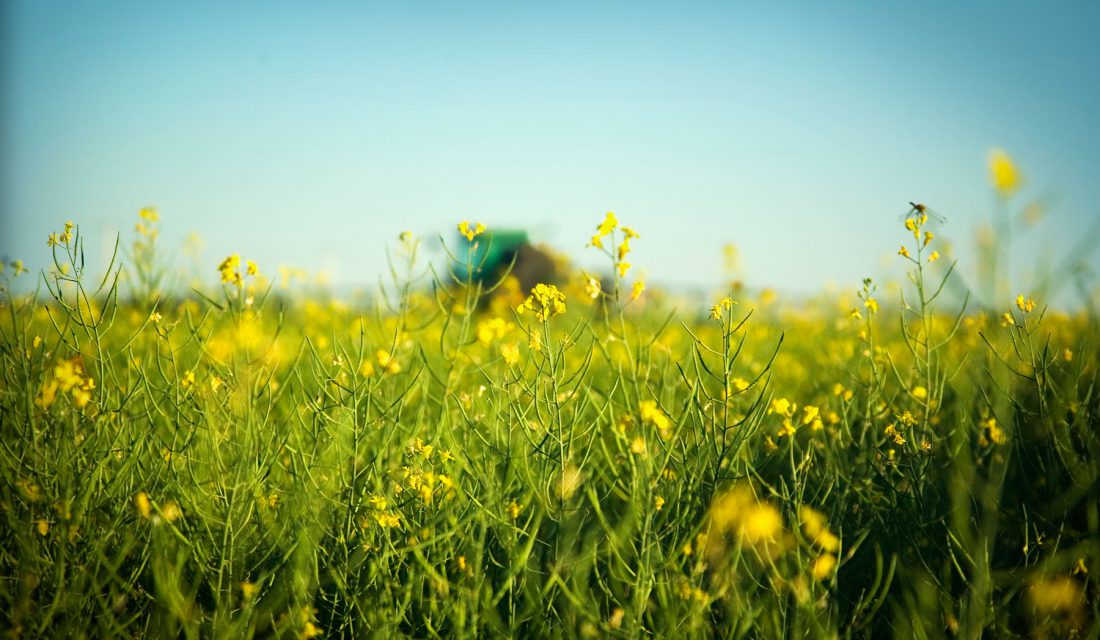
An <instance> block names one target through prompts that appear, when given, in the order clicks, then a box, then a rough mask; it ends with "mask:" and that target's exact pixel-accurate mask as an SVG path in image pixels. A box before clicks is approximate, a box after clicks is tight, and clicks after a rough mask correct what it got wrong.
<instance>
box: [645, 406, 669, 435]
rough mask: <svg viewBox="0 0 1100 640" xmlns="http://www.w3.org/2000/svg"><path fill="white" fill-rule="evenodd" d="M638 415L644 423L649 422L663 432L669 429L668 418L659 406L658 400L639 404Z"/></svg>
mask: <svg viewBox="0 0 1100 640" xmlns="http://www.w3.org/2000/svg"><path fill="white" fill-rule="evenodd" d="M638 414H639V415H640V416H641V418H642V422H648V423H650V424H652V425H653V426H655V427H657V429H659V430H661V431H664V430H665V429H668V427H669V419H668V416H666V415H665V412H664V411H661V409H660V408H659V407H658V406H657V401H656V400H642V401H641V402H639V403H638Z"/></svg>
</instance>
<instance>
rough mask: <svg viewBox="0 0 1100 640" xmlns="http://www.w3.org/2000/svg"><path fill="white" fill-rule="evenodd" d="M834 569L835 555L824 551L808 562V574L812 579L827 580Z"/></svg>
mask: <svg viewBox="0 0 1100 640" xmlns="http://www.w3.org/2000/svg"><path fill="white" fill-rule="evenodd" d="M834 569H836V556H834V555H833V554H831V553H826V554H823V555H820V556H818V557H817V558H815V559H814V561H813V562H812V563H811V564H810V575H812V576H813V577H814V580H818V581H821V580H827V579H828V578H829V577H830V576H832V575H833V570H834Z"/></svg>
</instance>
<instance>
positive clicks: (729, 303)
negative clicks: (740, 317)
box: [710, 297, 737, 320]
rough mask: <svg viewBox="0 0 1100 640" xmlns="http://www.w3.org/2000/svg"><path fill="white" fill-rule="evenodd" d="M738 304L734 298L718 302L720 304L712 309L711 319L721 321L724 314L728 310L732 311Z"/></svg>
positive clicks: (726, 298)
mask: <svg viewBox="0 0 1100 640" xmlns="http://www.w3.org/2000/svg"><path fill="white" fill-rule="evenodd" d="M735 304H737V303H736V302H734V301H733V299H732V298H729V297H725V298H722V299H721V300H719V301H718V304H716V305H714V306H713V307H711V308H710V319H711V320H721V319H722V313H723V312H724V311H726V310H727V309H732V308H733V305H735Z"/></svg>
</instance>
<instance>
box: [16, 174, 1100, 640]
mask: <svg viewBox="0 0 1100 640" xmlns="http://www.w3.org/2000/svg"><path fill="white" fill-rule="evenodd" d="M993 169H994V172H993V178H994V185H993V186H994V189H995V192H996V194H997V197H998V198H1000V201H1001V202H1003V203H1004V205H1005V206H1004V208H1005V212H1006V213H1005V214H1004V215H1005V218H1004V223H1003V224H1004V227H1003V228H1001V227H998V226H993V227H992V228H991V229H990V230H989V234H988V237H987V238H986V244H985V248H984V250H985V252H986V253H985V254H984V255H985V256H986V258H987V259H986V260H985V261H984V262H983V265H985V267H986V268H985V271H984V272H982V271H981V270H977V269H976V268H975V266H974V265H956V264H955V263H954V261H952V260H951V259H949V258H948V257H943V256H941V251H942V252H944V253H945V254H946V253H947V251H946V250H945V249H944V247H943V246H941V244H940V243H941V242H942V238H941V237H940V235H942V234H941V231H940V228H939V227H937V225H936V222H935V215H934V212H931V211H928V210H926V209H925V208H924V207H923V206H922V205H914V206H913V208H912V210H911V211H910V213H909V215H908V216H907V217H905V219H904V220H902V221H899V222H898V225H897V229H898V236H897V237H898V244H899V245H900V248H898V249H897V254H898V255H897V256H896V260H897V261H898V263H899V264H901V265H904V267H905V269H906V271H907V273H908V277H907V278H906V280H904V281H903V283H902V284H901V285H900V286H897V287H887V286H885V285H884V286H882V287H881V288H880V287H879V286H878V285H876V283H875V282H874V281H873V280H871V279H868V280H866V281H864V282H863V283H853V285H854V286H853V289H852V291H851V293H836V294H829V295H824V294H823V295H821V296H818V297H816V298H814V299H811V300H799V301H794V300H788V301H785V300H783V299H782V297H777V296H775V295H774V294H772V293H770V292H767V291H765V292H749V291H745V290H740V289H739V288H737V287H736V286H735V285H732V284H731V287H730V289H729V291H728V292H725V293H722V294H718V295H716V296H714V297H713V298H712V299H711V300H709V301H708V302H707V303H706V304H700V305H694V306H692V305H685V304H683V303H677V302H676V301H675V299H674V297H673V295H672V294H670V293H669V292H664V291H660V290H659V289H658V288H656V287H650V288H647V287H646V286H645V284H644V283H643V282H642V281H641V280H639V279H636V278H635V277H634V274H635V273H636V272H637V269H636V268H634V267H632V265H631V264H630V262H629V261H630V260H631V258H632V256H631V248H632V245H637V244H638V243H641V242H645V241H646V237H645V236H646V230H644V229H639V230H637V231H636V230H634V229H632V228H631V227H630V226H624V225H623V224H621V223H620V221H619V220H618V219H617V218H616V216H615V215H614V214H607V215H606V217H604V219H603V221H602V222H600V223H599V224H598V226H597V227H596V229H595V235H592V237H590V238H589V235H590V234H591V233H592V231H591V230H589V231H588V232H585V231H584V230H578V244H582V243H587V244H588V245H590V247H589V249H588V250H589V251H594V252H601V253H602V254H603V255H605V256H606V259H607V263H606V264H607V266H606V276H605V277H604V279H603V280H601V279H600V278H599V277H597V276H595V275H591V274H586V273H583V272H580V271H573V272H567V275H566V276H565V277H563V278H562V279H560V280H559V281H557V282H546V283H541V284H539V285H537V286H535V287H533V288H532V289H530V290H523V289H521V288H520V287H519V285H518V284H517V281H516V279H515V278H513V277H502V278H499V279H486V278H481V277H479V267H480V265H479V264H477V260H476V258H477V256H478V255H480V254H479V253H478V251H477V249H478V247H479V246H481V245H480V244H479V243H484V242H491V241H492V229H491V228H490V229H486V228H485V227H484V225H481V224H477V223H471V222H463V223H462V224H460V225H459V233H460V236H461V238H460V239H459V240H460V241H458V242H451V241H448V242H447V243H446V244H447V245H448V246H449V248H450V254H449V261H450V264H449V265H447V266H446V267H444V268H442V269H440V268H438V266H437V268H435V269H429V268H428V267H427V266H426V264H425V262H424V261H423V256H422V253H423V250H422V245H421V239H419V238H417V237H415V236H413V235H412V234H403V235H402V236H401V238H399V239H397V240H395V241H394V242H391V243H390V246H389V250H390V255H391V259H392V265H393V269H392V273H391V274H390V278H389V282H388V284H387V286H386V287H384V289H383V290H382V291H381V292H380V293H379V294H378V295H377V296H375V297H374V298H372V299H370V300H365V301H341V300H339V299H335V298H333V297H331V296H325V295H321V294H310V293H309V292H308V291H305V290H302V289H294V288H289V289H284V288H283V286H281V284H280V282H279V281H280V280H281V278H279V277H273V276H272V274H268V273H267V272H266V270H265V268H264V265H257V264H255V263H253V262H251V261H248V260H246V259H242V257H240V256H237V255H233V256H229V257H227V258H226V259H225V260H224V261H223V262H221V263H220V265H215V264H211V265H209V266H208V272H207V274H208V276H209V278H208V279H207V281H206V283H205V285H204V286H203V287H199V288H196V289H193V290H186V289H184V290H177V291H174V292H170V289H171V288H170V287H169V286H168V284H167V283H168V281H169V280H170V279H171V277H172V273H170V272H169V271H167V270H166V268H165V267H164V266H163V265H164V264H165V261H164V260H163V257H164V256H163V250H162V249H161V248H160V247H159V245H158V244H157V233H158V224H159V219H158V214H157V212H156V211H155V210H153V209H145V210H142V212H141V214H140V216H141V217H140V219H139V223H138V227H137V229H136V232H135V234H134V239H133V240H132V241H126V240H124V241H123V243H122V244H123V245H124V246H123V248H121V249H119V251H118V255H117V256H116V260H115V262H114V265H115V268H112V269H111V270H109V271H108V272H107V273H106V274H103V273H93V272H92V271H91V270H90V269H88V268H86V266H85V265H84V257H83V252H82V243H81V238H80V232H79V227H78V226H76V225H73V224H72V223H68V224H66V225H64V227H61V228H59V229H58V231H57V233H56V234H54V235H51V236H50V238H49V239H48V244H49V245H50V246H49V249H44V250H48V251H52V252H53V256H54V266H53V268H52V269H50V270H48V271H46V272H43V273H40V274H38V275H37V276H36V275H34V274H25V273H21V272H22V271H23V267H22V263H18V262H10V263H9V264H7V265H5V271H4V276H3V277H4V291H3V293H2V296H0V300H2V303H3V308H2V309H0V312H2V313H0V359H2V377H0V418H2V420H0V430H2V434H0V540H2V544H0V627H2V631H3V632H4V633H5V637H11V638H34V637H104V638H115V637H125V638H139V637H186V638H215V637H216V638H250V637H261V638H312V637H317V638H321V637H325V638H350V637H357V638H358V637H379V638H396V637H415V638H433V637H447V638H452V637H457V638H462V637H535V638H539V637H567V638H572V637H579V638H644V637H654V638H710V637H720V638H773V637H776V638H778V637H783V638H835V637H857V638H883V637H899V638H941V637H963V638H978V637H1031V638H1070V637H1082V638H1085V637H1097V634H1098V633H1100V627H1098V622H1097V620H1098V614H1100V597H1097V595H1098V585H1097V581H1096V575H1097V573H1098V572H1100V500H1098V497H1100V481H1098V477H1100V455H1098V454H1100V431H1098V411H1100V403H1098V398H1097V388H1096V383H1097V357H1098V352H1100V348H1098V339H1100V332H1098V330H1097V320H1098V318H1097V317H1096V314H1095V313H1093V312H1092V311H1090V309H1094V308H1095V307H1094V306H1092V301H1089V300H1087V299H1086V300H1084V303H1083V304H1081V305H1079V306H1078V307H1077V308H1078V309H1079V310H1075V311H1063V310H1059V309H1056V308H1054V307H1052V306H1050V305H1049V303H1048V301H1047V300H1045V299H1044V297H1043V296H1044V293H1045V292H1044V291H1042V290H1034V291H1016V290H1013V289H1012V288H1011V284H1010V283H1006V282H1005V280H1006V278H1005V277H1004V276H1003V269H1004V265H1005V264H1006V261H1007V257H1006V256H1005V254H1004V246H1003V245H1002V244H999V243H1000V242H1001V240H1002V236H1001V234H1003V233H1007V231H1008V228H1009V225H1011V224H1015V223H1016V221H1018V220H1019V219H1018V218H1017V217H1014V216H1015V214H1014V213H1013V212H1014V211H1015V209H1014V207H1015V201H1014V200H1013V195H1014V194H1013V192H1014V189H1015V179H1016V178H1015V173H1014V171H1015V170H1014V167H1013V166H1012V165H1011V163H1010V161H1009V160H1008V159H1007V158H999V159H995V162H994V167H993ZM593 222H599V218H598V217H597V218H596V219H595V220H593ZM215 267H216V269H215ZM964 269H965V270H966V271H967V272H968V273H971V272H975V271H978V272H979V277H976V278H974V279H973V282H972V283H971V284H972V285H973V286H974V287H975V290H974V291H972V292H969V293H970V295H967V294H966V293H962V294H960V293H958V291H959V287H953V284H952V283H953V282H956V281H957V279H958V278H959V273H958V272H960V271H963V270H964ZM284 275H286V274H284ZM36 278H37V279H36Z"/></svg>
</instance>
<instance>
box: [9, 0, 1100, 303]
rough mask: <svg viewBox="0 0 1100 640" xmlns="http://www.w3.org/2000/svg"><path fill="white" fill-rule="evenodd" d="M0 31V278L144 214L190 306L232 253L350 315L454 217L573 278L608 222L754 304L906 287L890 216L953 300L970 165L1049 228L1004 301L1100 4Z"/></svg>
mask: <svg viewBox="0 0 1100 640" xmlns="http://www.w3.org/2000/svg"><path fill="white" fill-rule="evenodd" d="M1055 9H1056V10H1055ZM3 11H4V16H3V27H2V28H3V29H4V34H3V40H2V42H3V45H2V46H3V65H4V68H3V75H2V77H3V83H4V84H3V93H2V100H3V103H2V104H3V109H2V111H0V117H2V124H3V149H4V152H3V160H2V162H3V164H2V178H3V182H2V194H0V212H2V218H0V225H2V226H0V255H3V256H7V257H8V258H10V259H15V258H18V259H23V260H24V261H25V262H26V263H27V264H28V265H29V266H31V267H32V268H41V267H44V266H45V265H46V264H47V260H48V256H49V252H48V250H47V249H46V246H45V239H46V236H47V235H48V234H49V233H50V232H52V231H57V230H58V229H59V228H60V227H61V226H62V224H63V223H64V221H65V220H67V219H72V220H74V221H75V222H77V223H78V224H80V225H81V229H82V231H83V232H84V234H85V235H86V237H88V238H90V239H91V242H90V243H89V251H90V253H91V254H93V256H92V259H93V260H97V261H99V262H102V259H103V258H102V255H99V254H101V253H102V249H103V247H104V246H105V245H106V244H109V242H110V240H111V239H112V238H113V237H114V234H115V233H121V234H122V238H123V242H127V241H129V240H130V239H132V237H133V232H132V227H133V224H134V223H135V222H136V221H137V218H136V213H137V211H138V209H139V208H141V207H143V206H147V205H152V206H156V207H157V208H158V210H159V211H160V213H161V216H162V222H161V226H162V230H163V231H162V237H161V239H160V243H161V246H162V247H163V248H165V249H166V250H170V251H173V252H174V251H176V250H178V249H179V248H180V247H181V246H182V244H183V243H184V239H185V238H186V237H187V236H188V235H189V234H190V233H191V232H196V233H197V234H199V235H200V236H201V237H202V238H203V240H204V245H205V247H204V249H203V253H202V255H201V257H200V258H199V260H198V262H197V264H199V265H202V266H207V267H208V273H204V274H203V275H205V276H206V277H208V278H209V280H210V282H211V283H213V282H216V279H217V273H216V271H215V266H216V265H217V263H218V262H219V261H220V260H221V259H222V258H223V257H224V256H225V255H227V254H229V253H234V252H239V253H241V254H242V255H243V256H244V257H246V258H251V259H254V260H256V261H257V262H258V263H259V264H260V266H261V268H262V269H264V270H265V271H267V272H272V273H273V272H274V271H275V267H276V266H277V265H292V266H297V267H303V268H305V269H308V270H313V271H316V270H325V271H327V272H329V273H330V275H331V276H332V278H333V280H334V281H335V282H336V283H338V284H341V285H366V286H370V285H372V284H373V283H374V282H376V281H377V279H378V278H379V276H380V275H381V274H382V272H383V271H384V270H385V268H386V263H385V247H386V244H387V243H391V244H392V242H393V241H394V240H395V238H396V236H397V235H398V234H399V233H400V232H402V231H404V230H412V231H413V232H415V233H417V234H421V235H424V236H428V237H434V236H435V235H436V234H439V233H442V234H444V235H445V236H446V237H447V238H448V239H450V238H451V237H453V234H454V225H455V223H456V222H458V221H459V220H462V219H469V220H471V221H483V222H485V223H486V224H487V225H489V226H490V227H494V228H521V229H527V230H529V231H530V232H531V235H532V236H533V237H534V238H535V239H536V240H540V241H544V242H546V243H548V244H550V245H551V246H553V247H554V248H556V249H559V250H561V251H563V252H565V253H566V254H568V255H570V256H571V257H573V258H574V260H576V261H577V262H578V263H579V264H581V265H584V266H587V267H590V268H599V267H600V266H602V265H603V264H604V262H603V261H602V260H601V259H600V258H599V257H598V256H597V255H596V254H595V252H594V251H592V250H591V249H586V248H585V244H586V243H587V241H588V238H589V236H590V235H591V234H592V232H593V230H594V227H595V225H596V224H597V223H598V222H599V221H600V220H601V219H602V218H603V215H604V212H606V211H608V210H613V211H615V212H616V213H617V215H618V217H619V218H620V220H622V221H623V222H624V223H627V224H630V225H631V226H633V227H635V228H636V229H637V230H638V231H639V232H640V233H641V235H642V237H641V239H640V240H638V241H636V242H635V243H634V247H635V252H634V254H633V260H632V262H633V263H634V264H635V265H636V271H635V272H634V273H635V274H637V275H645V276H646V277H647V279H649V280H650V281H651V282H655V283H664V284H667V285H670V286H678V287H712V286H717V285H718V284H719V283H720V281H721V278H722V268H721V267H722V247H723V245H725V244H726V243H733V244H735V245H736V246H737V247H738V249H739V250H740V254H741V258H742V263H743V266H744V278H745V280H746V282H747V283H748V284H749V285H750V286H755V287H775V288H778V289H780V290H784V291H791V292H800V293H806V292H812V291H817V290H820V288H821V287H822V286H823V285H825V284H827V283H835V284H837V285H839V286H842V287H854V286H856V285H858V283H859V281H860V280H861V279H862V278H863V277H864V276H867V275H874V276H878V277H883V278H889V277H895V278H896V277H898V276H899V275H900V274H901V272H902V271H901V269H902V265H901V264H899V262H898V260H896V256H895V255H894V254H895V253H896V251H897V247H898V245H899V244H900V243H901V242H903V241H904V240H905V232H904V230H903V229H902V228H901V225H900V223H899V222H898V217H899V216H900V215H902V214H903V213H904V212H905V210H906V209H907V207H908V201H909V200H917V201H921V202H926V203H928V204H929V205H931V206H933V207H934V208H935V209H936V210H937V211H939V212H940V213H941V214H943V215H945V216H946V217H947V218H948V223H947V224H946V225H945V226H943V227H942V228H939V229H938V230H937V232H938V233H939V235H940V236H941V238H943V239H945V240H949V241H950V242H951V243H952V245H953V247H954V253H955V255H957V257H958V258H959V260H960V263H961V265H960V266H961V269H962V270H963V271H964V273H965V272H972V271H973V268H974V264H973V263H974V261H975V260H976V257H975V255H974V253H973V251H972V250H971V247H972V245H973V237H974V232H975V229H976V227H977V225H978V224H979V223H980V222H981V221H983V220H987V219H988V217H989V216H990V215H991V213H992V212H993V209H994V206H995V204H996V199H995V197H994V195H993V193H992V189H991V187H990V185H989V181H988V176H987V166H986V159H987V156H988V153H989V152H990V150H991V149H993V148H995V147H999V148H1003V149H1005V150H1006V151H1007V152H1008V153H1010V154H1011V155H1012V157H1013V158H1014V159H1015V161H1016V162H1017V164H1018V165H1019V166H1020V168H1021V170H1022V171H1023V173H1024V176H1025V178H1026V183H1025V187H1024V189H1023V190H1022V191H1021V193H1020V195H1019V197H1018V199H1017V204H1019V205H1023V204H1024V203H1025V202H1026V201H1028V200H1029V199H1030V198H1036V197H1044V198H1047V199H1049V201H1050V203H1051V204H1050V207H1049V210H1048V214H1047V216H1046V217H1045V219H1044V220H1043V221H1042V222H1041V223H1040V224H1039V225H1037V226H1036V227H1035V228H1033V229H1030V230H1028V231H1026V232H1024V231H1023V230H1019V231H1018V233H1017V235H1016V244H1015V245H1014V248H1013V251H1014V255H1016V256H1018V258H1017V259H1015V260H1014V263H1015V264H1016V269H1017V271H1018V274H1017V278H1016V281H1017V282H1018V283H1020V286H1021V287H1023V286H1026V283H1027V282H1028V279H1027V271H1029V269H1030V266H1031V265H1033V264H1036V263H1037V262H1038V261H1040V260H1043V259H1052V260H1053V259H1056V258H1057V257H1058V256H1059V255H1060V254H1061V253H1063V252H1064V251H1065V250H1066V249H1067V248H1068V247H1069V246H1070V245H1071V244H1072V243H1074V242H1076V241H1078V239H1079V238H1080V236H1081V233H1082V231H1083V230H1084V229H1085V228H1087V227H1088V226H1089V225H1090V224H1091V223H1092V221H1093V220H1094V219H1096V218H1097V217H1098V216H1100V205H1097V203H1096V201H1095V197H1094V193H1093V192H1094V190H1095V185H1096V172H1097V168H1098V167H1100V127H1097V125H1096V114H1097V113H1100V83H1097V82H1096V81H1095V80H1096V78H1097V77H1100V73H1098V72H1100V69H1098V67H1100V44H1098V39H1097V38H1096V37H1095V34H1096V33H1097V31H1098V28H1100V5H1095V4H1088V3H1066V4H1058V5H1042V6H1040V5H1037V4H1024V3H991V2H990V3H979V4H974V5H966V6H960V5H956V4H953V3H932V4H928V3H925V4H921V5H919V6H901V5H895V4H894V3H843V4H838V5H834V6H828V7H822V6H817V5H811V4H801V5H784V6H782V7H779V6H770V5H769V6H757V5H752V6H738V5H733V4H717V3H694V4H676V5H671V4H669V5H665V6H660V5H651V4H639V3H607V4H602V3H601V4H593V3H556V4H553V5H549V4H548V5H530V6H519V5H516V4H505V3H500V4H493V3H469V4H445V3H420V4H401V5H383V4H363V5H360V4H352V3H347V4H344V3H340V4H325V5H324V6H323V7H322V6H320V5H315V4H310V5H306V4H258V3H257V4H234V5H233V6H231V7H230V6H220V5H218V4H214V3H197V4H188V5H182V4H181V5H174V4H168V3H165V4H159V5H158V4H150V3H138V2H106V3H90V2H88V3H85V2H78V3H60V2H25V1H16V2H8V3H6V4H5V5H4V8H3ZM96 255H99V257H98V258H96V257H95V256H96ZM891 256H893V257H894V258H895V259H891ZM176 262H177V264H185V263H186V261H184V260H183V259H182V258H177V259H176ZM1095 264H1096V260H1095V259H1094V260H1093V265H1095Z"/></svg>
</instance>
